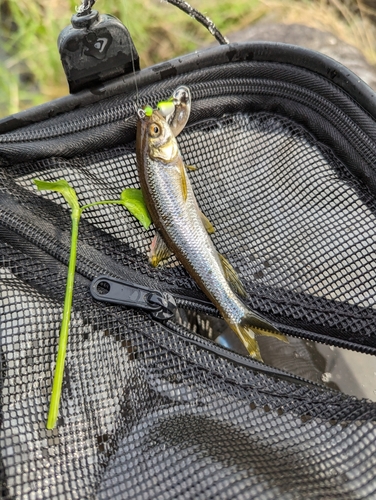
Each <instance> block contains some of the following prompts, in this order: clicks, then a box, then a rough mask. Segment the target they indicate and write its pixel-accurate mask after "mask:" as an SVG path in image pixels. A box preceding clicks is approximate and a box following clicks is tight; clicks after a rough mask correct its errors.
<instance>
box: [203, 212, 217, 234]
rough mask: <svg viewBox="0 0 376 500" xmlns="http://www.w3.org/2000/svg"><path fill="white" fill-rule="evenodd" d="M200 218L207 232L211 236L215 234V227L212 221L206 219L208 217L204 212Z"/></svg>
mask: <svg viewBox="0 0 376 500" xmlns="http://www.w3.org/2000/svg"><path fill="white" fill-rule="evenodd" d="M200 216H201V221H202V223H203V224H204V227H205V229H206V231H207V232H208V233H209V234H213V233H215V227H214V226H213V224H212V223H211V222H210V220H209V219H208V218H207V217H206V215H204V214H203V213H202V212H200Z"/></svg>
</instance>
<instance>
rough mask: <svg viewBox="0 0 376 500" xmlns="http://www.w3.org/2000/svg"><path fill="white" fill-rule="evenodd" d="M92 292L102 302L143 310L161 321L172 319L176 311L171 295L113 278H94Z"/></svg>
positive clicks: (91, 286)
mask: <svg viewBox="0 0 376 500" xmlns="http://www.w3.org/2000/svg"><path fill="white" fill-rule="evenodd" d="M90 292H91V295H92V296H93V297H94V298H95V299H97V300H100V301H101V302H109V303H111V304H120V305H123V306H129V307H136V308H138V309H143V310H144V311H148V312H150V313H151V315H152V317H153V318H155V319H159V320H165V319H170V318H172V316H173V315H174V314H175V311H176V302H175V299H174V297H173V296H172V295H171V294H169V293H167V292H159V291H157V290H150V288H146V287H144V286H141V285H135V284H134V283H129V282H128V281H124V280H120V279H116V278H112V277H111V276H98V277H97V278H94V279H93V281H92V282H91V285H90Z"/></svg>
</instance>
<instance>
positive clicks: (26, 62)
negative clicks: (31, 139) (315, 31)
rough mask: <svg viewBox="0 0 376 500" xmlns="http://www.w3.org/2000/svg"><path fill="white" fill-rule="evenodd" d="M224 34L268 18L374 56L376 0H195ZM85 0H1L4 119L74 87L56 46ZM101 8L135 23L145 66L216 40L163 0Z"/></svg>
mask: <svg viewBox="0 0 376 500" xmlns="http://www.w3.org/2000/svg"><path fill="white" fill-rule="evenodd" d="M189 1H190V3H191V4H192V5H193V6H194V7H196V8H197V9H198V10H200V11H201V12H203V13H205V14H206V15H207V16H209V17H210V18H211V19H212V20H213V21H214V23H215V24H216V25H217V27H218V28H219V29H220V31H221V32H222V33H223V34H224V35H228V34H229V33H231V32H234V31H237V30H240V29H242V28H245V27H247V26H249V25H250V24H252V23H254V22H256V21H258V20H260V19H261V18H265V19H267V20H272V21H273V22H286V23H291V22H299V23H302V24H306V25H310V26H313V27H316V28H319V29H324V30H326V31H332V32H333V33H334V34H336V35H337V36H338V37H339V38H342V39H343V40H345V41H347V42H349V43H352V44H353V45H355V46H357V47H358V48H359V49H360V50H361V51H362V52H363V53H364V54H365V55H366V57H367V58H368V60H369V61H370V62H373V63H375V62H376V42H375V40H376V37H375V34H374V29H373V27H374V23H372V22H369V19H370V18H371V17H372V12H370V8H369V7H367V5H368V4H372V1H373V0H372V1H371V0H362V1H361V0H189ZM78 4H79V0H77V3H76V1H74V0H0V117H1V116H6V115H8V114H12V113H16V112H18V111H20V110H22V109H25V108H28V107H30V106H34V105H36V104H40V103H42V102H45V101H48V100H51V99H54V98H56V97H59V96H62V95H65V94H67V93H68V87H67V84H66V79H65V75H64V72H63V69H62V66H61V62H60V56H59V53H58V50H57V44H56V42H57V38H58V35H59V33H60V31H61V30H62V29H63V28H64V27H65V26H67V25H68V24H70V18H71V16H72V15H73V14H74V13H75V9H76V7H77V6H78ZM95 8H97V9H98V10H99V11H100V12H101V13H108V14H112V15H115V16H116V17H118V18H119V19H120V20H121V21H122V22H123V23H124V24H125V25H126V26H127V28H128V29H129V31H130V33H131V35H132V37H133V40H134V42H135V45H136V47H137V50H138V52H139V55H140V59H141V66H142V67H146V66H149V65H150V64H153V63H156V62H161V61H164V60H168V59H170V58H171V57H176V56H178V55H181V54H185V53H188V52H192V51H194V50H197V49H199V48H201V47H203V46H205V45H208V44H210V43H216V42H215V40H214V38H213V37H212V36H211V35H210V33H209V32H208V31H207V30H205V29H204V28H203V27H202V26H201V25H200V24H199V23H197V22H196V21H195V20H194V19H192V18H190V17H189V16H188V15H186V14H185V13H183V12H181V11H180V10H178V9H177V8H176V7H174V6H172V5H170V4H168V3H167V2H166V1H163V0H117V1H114V0H112V1H110V0H98V1H97V3H96V5H95Z"/></svg>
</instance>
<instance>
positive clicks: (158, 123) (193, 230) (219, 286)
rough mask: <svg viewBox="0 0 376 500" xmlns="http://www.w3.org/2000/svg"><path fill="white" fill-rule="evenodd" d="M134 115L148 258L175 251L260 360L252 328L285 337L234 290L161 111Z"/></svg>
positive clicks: (234, 280) (238, 287)
mask: <svg viewBox="0 0 376 500" xmlns="http://www.w3.org/2000/svg"><path fill="white" fill-rule="evenodd" d="M149 110H151V108H150V107H149ZM138 115H139V120H138V125H137V164H138V172H139V177H140V182H141V189H142V192H143V194H144V198H145V202H146V205H147V208H148V210H149V212H150V215H151V218H152V220H153V222H154V224H155V225H156V227H157V229H158V231H159V232H158V231H157V234H156V236H155V238H154V240H153V243H152V248H151V255H150V262H151V263H152V265H157V264H158V263H159V262H160V261H161V260H163V259H165V258H166V257H168V256H169V255H170V254H171V253H174V254H175V255H176V256H177V258H178V259H179V261H180V262H181V263H182V264H183V266H184V267H185V269H186V270H187V271H188V273H189V274H190V275H191V276H192V277H193V278H194V280H195V281H196V283H197V284H198V286H199V287H200V288H201V290H202V291H203V292H204V293H205V295H206V296H207V297H208V298H209V299H210V300H211V301H212V302H213V304H214V305H215V306H216V307H217V308H218V310H219V311H220V313H221V314H222V316H223V318H224V319H225V321H226V322H227V323H228V325H229V326H230V327H231V328H232V330H234V332H235V333H236V334H237V335H238V336H239V338H240V340H241V341H242V342H243V344H244V345H245V347H246V348H247V350H248V352H249V354H250V355H251V356H252V357H254V358H256V359H258V360H262V358H261V354H260V350H259V346H258V343H257V340H256V335H255V334H260V335H268V336H273V337H277V338H279V339H280V340H283V341H286V337H285V336H284V335H282V334H281V333H280V332H279V331H278V330H277V328H275V327H274V326H273V325H271V324H270V323H269V322H268V321H267V320H266V319H264V318H263V317H262V316H260V315H259V314H257V313H256V312H254V311H252V310H250V309H249V308H248V307H247V306H246V305H245V304H244V303H243V302H242V300H241V299H240V298H239V297H238V296H237V294H236V293H235V291H236V292H237V293H238V294H239V295H242V296H245V295H246V293H245V290H244V287H243V285H242V284H241V282H240V280H239V278H238V276H237V273H236V271H235V270H234V269H233V267H232V266H231V264H230V263H229V262H228V261H227V260H226V259H225V258H224V257H223V256H222V255H220V254H219V253H218V252H217V250H216V249H215V247H214V244H213V242H212V240H211V238H210V236H209V234H208V233H212V232H214V228H213V226H212V224H211V223H210V222H209V220H208V219H207V218H206V217H205V216H204V215H203V214H202V212H201V211H200V209H199V207H198V204H197V201H196V198H195V196H194V193H193V190H192V187H191V183H190V181H189V178H188V176H187V173H186V170H185V166H184V163H183V159H182V157H181V154H180V151H179V148H178V144H177V142H176V138H175V135H174V133H173V132H172V130H171V128H170V126H169V125H168V123H167V122H166V119H165V117H164V116H162V114H161V113H160V112H159V111H157V110H153V111H152V112H149V113H148V114H145V112H143V110H139V112H138ZM148 115H149V116H148ZM234 290H235V291H234Z"/></svg>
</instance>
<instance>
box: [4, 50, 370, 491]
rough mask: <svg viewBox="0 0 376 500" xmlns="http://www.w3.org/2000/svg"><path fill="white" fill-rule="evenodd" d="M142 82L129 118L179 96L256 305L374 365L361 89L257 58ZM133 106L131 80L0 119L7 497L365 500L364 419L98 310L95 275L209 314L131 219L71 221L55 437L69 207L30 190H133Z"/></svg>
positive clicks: (207, 346) (83, 195) (146, 320)
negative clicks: (54, 388)
mask: <svg viewBox="0 0 376 500" xmlns="http://www.w3.org/2000/svg"><path fill="white" fill-rule="evenodd" d="M137 81H138V87H139V89H138V90H139V91H138V93H137V99H138V101H139V105H140V106H141V105H145V104H151V105H155V104H156V103H157V102H158V101H159V100H161V99H165V98H167V97H168V96H170V95H171V93H172V91H173V90H174V89H175V88H176V87H177V86H179V85H181V84H184V85H187V86H188V87H189V88H190V90H191V93H192V98H193V106H192V112H191V117H190V120H189V123H188V125H187V126H186V127H185V129H184V131H183V132H182V133H181V135H179V137H178V143H179V146H180V149H181V152H182V156H183V158H184V160H185V163H186V164H188V165H194V166H196V167H197V169H196V170H195V171H191V172H189V174H188V175H189V176H190V180H191V183H192V185H193V189H194V192H195V194H196V197H197V200H198V203H199V205H200V207H201V209H202V211H203V212H204V213H205V214H206V215H207V217H208V218H209V219H210V220H211V221H212V222H213V224H214V226H215V227H216V233H215V234H214V235H213V241H214V243H215V245H216V247H217V249H218V251H219V252H221V253H222V254H224V255H225V256H226V257H227V258H228V259H229V260H230V262H231V263H232V264H233V265H234V267H235V268H236V269H237V271H238V272H239V275H240V277H241V280H242V282H243V283H244V285H245V287H246V289H247V292H248V299H247V300H248V304H249V306H250V307H252V308H253V309H255V310H256V311H258V312H260V313H262V314H263V315H264V316H265V317H266V318H268V319H269V320H271V321H273V322H274V323H275V324H276V325H277V326H278V327H279V328H280V330H281V331H283V332H284V333H286V334H288V335H290V336H291V338H295V337H300V338H305V339H312V340H316V341H319V342H325V343H330V344H331V345H336V346H340V347H347V348H350V349H354V350H358V351H363V352H367V353H370V354H375V353H376V333H375V324H376V310H375V302H376V296H375V292H374V289H375V280H376V264H375V256H376V240H375V234H376V233H375V229H376V218H375V208H376V206H375V191H376V176H375V171H374V163H375V156H376V124H375V118H374V116H375V108H374V104H373V102H372V97H371V96H372V93H371V91H370V89H369V88H368V87H366V86H365V85H363V84H362V83H361V82H359V81H358V79H357V78H356V77H355V76H354V75H352V74H349V72H348V71H347V70H346V69H344V68H343V67H341V66H340V65H339V64H337V63H335V62H334V61H331V60H328V59H327V58H325V57H323V56H320V55H318V54H314V53H312V52H309V51H305V50H303V49H298V48H296V47H290V46H283V45H278V44H256V43H254V44H243V45H229V46H226V47H219V48H215V49H209V50H208V51H204V52H201V53H198V54H192V55H189V56H186V57H184V58H180V59H179V60H176V61H170V62H169V63H165V64H162V65H158V66H155V67H153V68H148V69H146V70H143V71H142V72H141V73H140V74H139V76H138V78H137ZM135 99H136V91H135V78H134V77H133V76H130V77H127V78H125V79H118V80H114V81H112V82H109V83H108V84H104V85H103V86H102V87H101V88H100V89H99V90H98V91H97V92H96V91H94V92H93V91H83V92H82V93H80V94H79V95H77V96H71V97H67V98H64V99H61V100H59V101H56V102H55V103H51V104H49V105H44V106H42V107H39V108H36V109H34V110H31V111H28V112H24V113H21V114H19V115H18V116H15V117H10V118H8V119H6V120H3V121H2V122H1V123H0V129H1V131H2V132H3V133H2V135H1V136H0V144H1V145H0V193H1V194H0V214H1V215H0V262H1V268H0V283H1V285H0V297H1V309H0V311H1V322H0V332H1V357H0V360H1V372H0V377H1V378H0V387H1V429H0V456H1V463H0V465H1V467H0V468H1V471H2V472H1V484H2V497H3V498H6V499H9V500H10V499H12V500H13V499H14V500H16V499H51V498H59V499H83V498H85V499H86V498H87V499H94V498H98V499H105V498H106V499H115V498H116V499H126V498H144V499H147V498H161V499H162V498H163V499H164V498H166V499H168V498H171V499H175V498H203V499H204V498H205V499H208V498H255V499H256V498H257V499H281V498H283V499H301V498H315V499H319V498H330V499H332V498H341V499H342V498H348V499H350V498H351V499H355V498H357V499H358V498H376V481H375V472H374V471H375V467H376V459H375V457H376V446H375V438H376V428H375V420H376V404H375V403H373V402H371V401H367V400H360V399H357V398H355V397H351V396H347V395H345V394H342V393H341V392H339V391H335V390H332V389H330V388H328V387H324V386H323V385H319V384H315V383H313V382H309V381H307V380H304V379H302V378H299V377H298V376H295V375H292V374H289V373H287V372H284V371H282V370H278V369H273V368H271V367H269V366H268V365H262V364H260V363H257V362H256V361H253V360H251V359H249V358H247V357H245V356H242V355H239V354H236V353H235V352H233V351H229V350H227V349H225V348H223V347H221V346H220V345H218V344H216V343H215V342H213V341H211V340H210V339H207V338H204V337H203V336H200V335H198V334H197V333H195V332H194V331H193V329H192V328H190V324H191V323H192V321H191V322H190V321H188V322H182V321H181V317H182V316H180V321H179V318H178V316H177V317H176V318H172V319H169V320H167V321H158V320H155V319H153V318H152V317H151V316H150V315H149V314H148V313H146V312H143V311H142V310H137V309H134V308H130V307H123V306H120V305H111V304H107V303H105V302H98V301H96V300H94V299H93V297H92V296H91V293H90V283H91V280H93V279H94V278H95V277H96V276H99V275H109V276H112V277H116V278H120V279H126V280H128V281H130V282H132V283H134V284H136V285H140V286H147V287H149V288H151V289H155V290H160V291H166V292H169V293H171V294H172V295H173V296H174V297H175V298H176V301H177V304H178V306H179V308H180V310H181V311H182V315H184V314H186V317H188V319H189V317H191V316H190V315H192V314H198V313H199V314H206V315H209V317H210V315H211V316H212V317H215V316H216V311H215V309H214V308H213V307H212V306H211V305H210V304H208V302H207V299H206V298H205V296H204V295H203V294H202V292H201V291H200V290H199V289H198V288H197V286H196V284H195V283H194V281H193V280H192V279H191V277H190V276H189V275H188V274H187V273H186V271H185V270H184V269H183V268H182V266H181V265H180V264H179V262H178V261H177V260H176V259H175V258H174V257H171V258H170V260H169V261H168V262H167V263H166V265H164V266H163V267H158V268H157V269H154V268H151V266H150V265H149V264H148V260H147V252H148V248H149V246H150V243H151V240H152V238H153V230H149V231H146V230H145V229H143V228H142V227H141V225H140V224H139V223H138V222H137V220H136V219H135V218H134V217H132V216H131V215H130V214H129V212H127V211H126V210H125V209H124V208H122V207H116V206H106V207H105V206H98V207H94V208H92V209H91V210H90V211H85V212H84V213H83V216H82V220H81V223H80V232H79V245H78V257H77V270H76V282H75V289H74V301H73V313H72V321H71V328H70V339H69V345H68V353H67V361H66V368H65V374H64V385H63V392H62V399H61V406H60V412H59V420H58V425H57V426H56V428H55V429H54V430H52V431H50V430H46V428H45V419H46V415H47V411H48V403H49V397H50V391H51V380H52V375H53V369H54V363H55V357H56V349H57V341H58V333H59V327H60V322H61V314H62V304H63V300H64V291H65V283H66V274H67V263H68V258H69V245H70V212H69V210H68V208H67V205H66V203H65V201H64V199H63V198H62V197H61V195H59V194H58V193H53V192H38V191H37V190H36V187H35V186H34V184H33V182H32V181H33V179H35V178H40V179H44V180H48V181H54V180H58V179H61V178H65V179H66V180H68V181H69V183H70V184H71V185H72V186H73V187H74V188H75V190H76V192H77V194H78V197H79V200H80V203H81V204H85V203H90V202H93V201H97V200H100V199H116V198H118V197H119V194H120V192H121V191H122V190H123V189H125V188H127V187H134V188H138V187H139V181H138V175H137V167H136V159H135V156H136V155H135V133H136V127H135V125H136V117H135V112H134V102H135ZM55 115H56V116H55ZM194 311H196V313H194ZM216 321H219V320H216ZM215 324H216V323H215V321H214V322H213V323H212V325H215ZM212 328H213V327H212ZM203 330H205V328H203ZM201 333H202V332H201ZM274 345H275V349H277V350H278V349H279V344H278V342H277V343H276V344H274Z"/></svg>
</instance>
